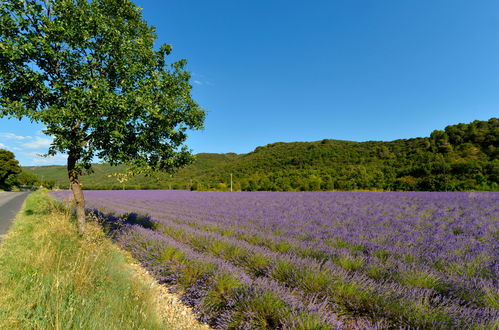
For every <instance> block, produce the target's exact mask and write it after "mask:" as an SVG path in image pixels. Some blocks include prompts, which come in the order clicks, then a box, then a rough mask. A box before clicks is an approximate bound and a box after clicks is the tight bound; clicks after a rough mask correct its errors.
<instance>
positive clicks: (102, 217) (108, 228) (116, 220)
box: [86, 209, 158, 236]
mask: <svg viewBox="0 0 499 330" xmlns="http://www.w3.org/2000/svg"><path fill="white" fill-rule="evenodd" d="M86 213H87V217H88V218H90V219H93V220H95V221H97V222H98V223H99V224H100V225H101V226H102V228H103V230H104V233H106V235H109V236H114V235H115V234H116V233H118V232H119V231H121V230H122V229H124V228H125V227H127V226H133V225H136V226H141V227H143V228H146V229H151V230H156V229H157V227H158V223H157V222H156V221H154V220H153V219H152V218H151V217H150V216H149V215H143V214H138V213H135V212H131V213H125V214H116V213H115V212H108V213H104V212H102V211H100V210H98V209H87V210H86Z"/></svg>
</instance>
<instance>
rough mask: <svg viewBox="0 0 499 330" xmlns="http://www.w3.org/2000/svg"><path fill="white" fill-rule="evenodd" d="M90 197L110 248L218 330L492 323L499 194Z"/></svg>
mask: <svg viewBox="0 0 499 330" xmlns="http://www.w3.org/2000/svg"><path fill="white" fill-rule="evenodd" d="M54 195H55V196H56V197H58V198H61V199H64V198H67V197H68V196H69V194H68V192H65V191H59V192H54ZM87 199H88V205H89V207H91V208H92V209H96V210H99V211H98V212H100V215H101V217H105V218H106V219H108V222H107V224H106V226H107V227H108V228H111V229H112V230H113V231H114V235H115V237H116V239H117V241H118V242H119V243H120V244H121V245H122V246H123V247H124V248H126V249H127V250H129V251H131V252H132V254H133V255H134V256H135V257H136V258H137V259H138V260H140V261H141V262H142V263H143V265H144V266H145V267H147V268H148V269H149V270H150V271H151V272H152V273H153V274H155V276H156V277H157V278H158V280H160V281H162V282H164V283H168V284H169V285H171V286H173V287H177V288H179V289H181V291H182V294H183V297H184V301H185V302H186V303H188V304H190V305H192V306H193V307H195V309H196V310H197V311H198V312H199V315H200V318H202V319H203V320H205V321H206V322H209V323H210V324H211V325H213V326H214V327H216V328H242V329H244V328H293V329H312V328H313V329H329V328H352V327H354V328H355V327H361V328H385V327H392V326H399V327H421V328H455V327H459V328H480V327H483V328H493V327H496V326H499V321H498V320H499V285H498V284H499V277H498V274H499V229H498V228H499V212H498V211H499V210H498V207H499V194H498V193H386V192H384V193H377V192H296V193H295V192H286V193H268V192H261V193H260V192H259V193H223V192H209V193H201V192H188V191H88V192H87ZM104 215H105V216H104ZM113 215H114V216H113ZM124 215H126V216H124ZM123 219H124V220H123Z"/></svg>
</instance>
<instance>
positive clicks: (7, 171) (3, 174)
mask: <svg viewBox="0 0 499 330" xmlns="http://www.w3.org/2000/svg"><path fill="white" fill-rule="evenodd" d="M18 173H21V167H20V166H19V162H18V161H17V160H16V159H15V157H14V154H13V153H12V152H10V151H8V150H4V149H0V188H4V189H8V188H10V187H9V181H8V179H9V177H11V176H12V175H16V174H18Z"/></svg>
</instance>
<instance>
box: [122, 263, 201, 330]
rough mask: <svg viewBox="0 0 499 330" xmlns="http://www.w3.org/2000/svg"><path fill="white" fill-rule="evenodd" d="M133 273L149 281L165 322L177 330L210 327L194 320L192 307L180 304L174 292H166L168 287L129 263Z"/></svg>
mask: <svg viewBox="0 0 499 330" xmlns="http://www.w3.org/2000/svg"><path fill="white" fill-rule="evenodd" d="M131 267H132V268H133V270H134V272H135V275H136V276H138V277H141V278H143V279H144V280H145V281H146V283H149V285H150V287H151V289H152V290H153V291H154V292H155V296H156V299H157V302H158V309H159V310H158V313H159V314H160V315H161V318H162V319H163V321H164V323H165V324H170V325H172V326H173V327H174V328H173V329H179V330H191V329H192V330H198V329H200V330H201V329H202V330H206V329H211V328H210V327H209V326H208V325H206V324H203V323H201V322H199V321H198V320H196V315H195V314H194V313H193V311H192V309H191V308H189V307H187V306H185V305H184V304H182V302H181V301H180V297H179V296H178V295H176V294H173V293H170V292H168V289H167V288H166V287H165V286H164V285H161V284H159V283H158V282H157V281H156V279H154V277H152V276H151V275H150V274H149V273H148V272H147V271H146V270H145V269H144V268H142V267H141V266H140V265H139V264H136V263H135V264H131Z"/></svg>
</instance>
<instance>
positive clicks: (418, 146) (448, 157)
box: [25, 118, 499, 191]
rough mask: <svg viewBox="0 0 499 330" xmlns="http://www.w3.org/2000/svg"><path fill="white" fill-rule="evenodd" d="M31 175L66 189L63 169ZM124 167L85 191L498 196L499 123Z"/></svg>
mask: <svg viewBox="0 0 499 330" xmlns="http://www.w3.org/2000/svg"><path fill="white" fill-rule="evenodd" d="M25 169H26V170H27V171H30V172H33V173H35V174H38V175H39V176H43V177H44V179H46V180H47V179H52V180H55V181H56V182H57V183H58V184H59V185H60V186H61V187H65V186H66V181H67V179H66V175H65V172H64V170H65V168H64V167H63V166H48V167H27V168H25ZM119 170H120V168H116V167H110V166H107V165H97V166H96V167H95V173H94V174H93V175H90V176H87V177H84V178H83V180H82V181H83V183H84V186H85V188H87V189H105V188H114V189H119V188H122V187H123V186H125V187H126V188H127V189H152V188H176V189H193V190H211V189H213V190H226V189H229V185H230V174H231V173H232V175H233V188H234V190H270V191H273V190H276V191H283V190H284V191H286V190H354V189H363V190H364V189H365V190H378V189H379V190H427V191H435V190H439V191H457V190H495V191H497V190H499V119H498V118H492V119H490V120H488V121H474V122H472V123H470V124H458V125H451V126H447V127H446V128H445V130H435V131H433V132H432V133H431V135H430V137H426V138H414V139H401V140H395V141H390V142H380V141H368V142H351V141H340V140H329V139H325V140H322V141H315V142H292V143H283V142H277V143H273V144H269V145H266V146H262V147H257V148H256V149H255V150H254V151H253V152H250V153H248V154H242V155H237V154H233V153H229V154H206V153H205V154H198V155H197V160H196V162H195V163H194V164H192V165H190V166H188V167H186V168H184V169H181V170H180V171H179V172H178V173H177V174H175V175H174V176H173V177H169V176H167V175H159V176H157V177H155V178H145V177H137V178H133V179H131V180H129V181H128V182H126V183H123V184H120V183H118V182H117V179H116V177H113V176H112V173H113V172H117V171H119Z"/></svg>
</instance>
